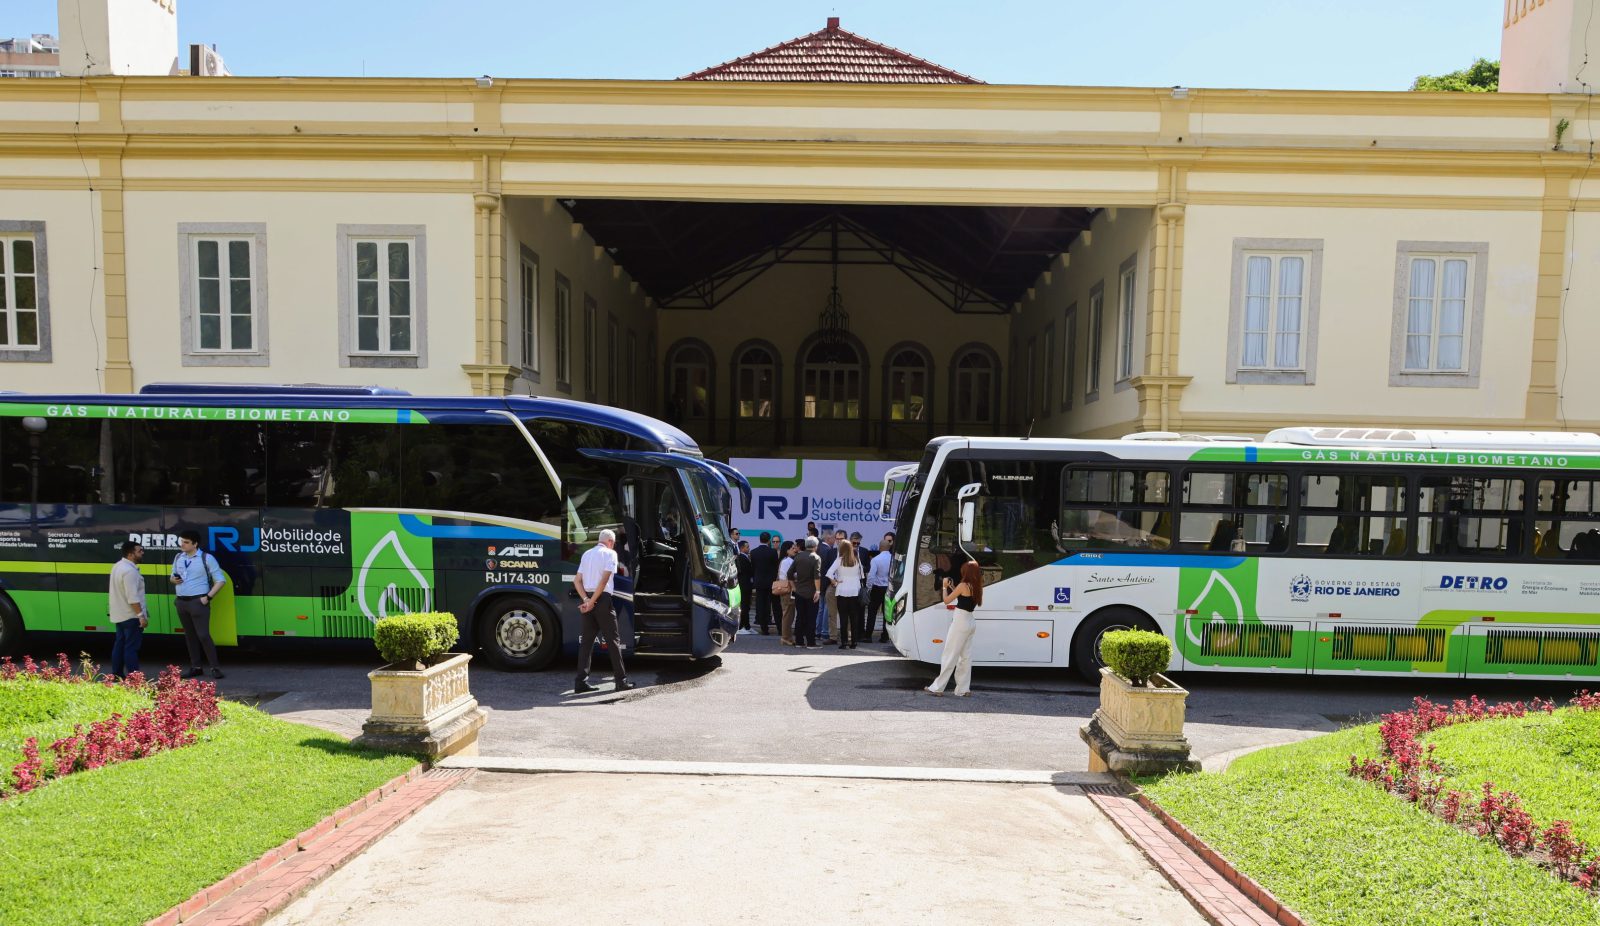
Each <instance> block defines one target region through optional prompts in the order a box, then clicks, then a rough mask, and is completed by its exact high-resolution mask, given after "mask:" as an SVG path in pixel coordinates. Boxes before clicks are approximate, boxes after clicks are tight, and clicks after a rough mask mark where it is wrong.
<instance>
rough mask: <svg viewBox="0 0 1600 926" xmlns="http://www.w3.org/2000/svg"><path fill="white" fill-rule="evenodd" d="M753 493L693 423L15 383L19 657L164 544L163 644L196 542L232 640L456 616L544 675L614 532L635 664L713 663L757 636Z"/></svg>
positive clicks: (159, 569) (9, 398)
mask: <svg viewBox="0 0 1600 926" xmlns="http://www.w3.org/2000/svg"><path fill="white" fill-rule="evenodd" d="M749 491H750V489H749V483H748V482H747V481H746V480H745V479H744V477H743V476H741V475H740V474H739V473H738V472H737V471H736V470H734V469H732V468H731V467H729V466H727V465H726V464H722V463H717V462H715V461H711V460H707V459H705V457H704V456H703V455H702V454H701V452H700V450H699V448H698V447H697V446H696V444H695V442H694V440H693V439H692V438H690V437H689V436H688V435H686V434H684V433H683V432H682V431H680V430H678V429H677V428H674V427H672V426H670V425H667V424H665V423H663V422H660V421H657V420H655V419H652V418H649V417H647V416H644V415H639V414H635V413H632V412H628V411H624V410H621V409H617V408H610V407H604V406H597V405H590V404H585V403H582V402H572V401H566V400H561V399H549V398H533V397H516V396H512V397H495V398H462V397H448V398H444V397H434V398H428V397H421V396H412V395H409V394H407V393H405V392H402V391H399V390H393V389H385V388H379V387H341V386H256V385H199V386H197V385H176V384H171V385H169V384H153V385H150V386H146V387H145V388H144V389H142V390H141V391H140V393H139V394H137V395H28V394H20V393H0V652H4V651H6V650H11V649H15V648H16V647H17V646H18V645H19V644H20V643H21V641H22V639H23V638H24V636H25V635H27V634H30V633H35V632H51V633H60V632H67V633H78V634H93V633H110V631H111V626H110V623H109V621H108V619H107V617H106V583H107V575H108V573H109V571H110V568H111V566H112V565H113V564H114V563H115V562H116V560H117V558H118V556H119V546H120V545H121V543H122V542H123V541H125V540H129V539H133V540H138V541H140V542H141V543H143V544H144V546H145V549H146V551H147V554H146V558H145V563H144V565H143V567H142V569H143V572H144V573H145V575H146V576H148V580H147V581H148V585H149V591H150V611H151V625H150V628H149V631H150V632H153V633H157V634H176V633H179V632H181V631H180V628H179V626H178V621H177V616H176V613H175V610H174V607H173V597H172V592H171V586H170V585H169V584H168V583H167V581H166V575H167V573H168V570H169V568H170V560H171V557H172V556H173V555H174V554H175V553H176V551H177V546H178V533H179V532H180V531H182V530H186V529H195V530H198V531H200V533H201V535H202V536H203V537H205V538H206V544H205V546H206V548H207V549H208V550H210V552H211V553H212V554H213V555H215V556H216V558H217V561H218V563H219V564H220V565H221V567H222V569H223V571H224V572H226V573H227V587H226V589H225V590H224V591H223V592H222V594H221V595H219V596H218V598H217V601H216V603H215V605H214V606H213V609H212V632H213V634H214V636H215V637H216V639H217V641H218V642H219V643H221V644H239V643H246V642H252V641H266V640H273V639H275V638H279V639H281V638H318V639H339V638H347V639H349V638H367V637H371V635H372V627H373V624H374V623H375V622H377V621H378V620H380V619H382V618H383V617H385V616H388V615H391V614H396V613H403V612H416V611H431V610H438V611H449V612H452V613H454V614H455V615H456V616H457V617H458V619H459V620H460V622H461V633H462V641H463V645H464V646H470V647H475V648H477V649H478V650H481V651H482V652H483V654H484V655H485V656H486V657H487V658H488V659H489V660H490V662H492V663H493V664H494V665H496V666H499V667H501V668H504V669H538V668H541V667H544V666H546V665H549V664H550V663H551V661H552V660H554V659H555V658H556V657H557V656H559V655H568V656H570V655H573V654H575V653H576V652H577V645H578V632H577V628H578V620H579V615H578V611H577V600H576V596H575V594H574V593H573V591H572V584H571V582H572V575H573V573H574V571H575V567H576V563H577V560H578V558H579V557H580V556H581V555H582V553H583V551H584V550H585V549H586V548H587V547H589V546H592V545H593V544H594V543H595V542H596V540H597V539H598V537H599V533H600V531H602V530H604V529H607V528H610V529H612V530H615V531H616V532H617V534H618V537H619V542H618V547H617V549H618V553H619V555H620V557H621V559H622V562H623V566H624V570H625V572H626V575H624V576H619V577H618V580H617V582H616V585H615V591H616V596H617V598H618V599H619V618H620V619H621V623H622V626H623V639H624V641H625V642H627V643H631V645H632V651H638V652H651V653H663V654H674V655H683V656H689V657H693V658H706V657H709V656H712V655H715V654H716V653H718V652H720V651H721V650H722V649H724V648H725V647H726V646H727V645H728V644H729V643H730V642H731V641H732V640H733V638H734V634H735V632H736V631H737V629H738V619H737V614H736V611H737V608H738V604H739V600H738V596H739V591H738V583H737V579H736V570H735V566H734V554H735V551H734V549H733V547H732V545H731V543H730V539H729V531H728V522H729V515H730V511H731V507H732V505H733V504H734V500H735V498H736V497H737V498H738V500H739V501H740V502H742V503H743V504H745V505H748V500H749Z"/></svg>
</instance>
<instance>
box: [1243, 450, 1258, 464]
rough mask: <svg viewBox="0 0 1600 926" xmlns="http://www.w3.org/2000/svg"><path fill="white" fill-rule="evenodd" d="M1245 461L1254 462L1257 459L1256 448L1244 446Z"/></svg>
mask: <svg viewBox="0 0 1600 926" xmlns="http://www.w3.org/2000/svg"><path fill="white" fill-rule="evenodd" d="M1244 461H1245V462H1246V463H1254V462H1255V461H1256V448H1254V447H1246V448H1244Z"/></svg>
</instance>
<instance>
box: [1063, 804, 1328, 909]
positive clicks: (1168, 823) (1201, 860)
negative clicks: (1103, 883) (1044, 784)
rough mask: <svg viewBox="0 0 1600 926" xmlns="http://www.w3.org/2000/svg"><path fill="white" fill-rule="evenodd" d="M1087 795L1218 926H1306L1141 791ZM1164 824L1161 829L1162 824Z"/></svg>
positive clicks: (1265, 890)
mask: <svg viewBox="0 0 1600 926" xmlns="http://www.w3.org/2000/svg"><path fill="white" fill-rule="evenodd" d="M1083 791H1084V795H1085V796H1086V797H1088V798H1089V801H1090V802H1091V803H1093V804H1094V805H1095V806H1096V807H1097V808H1099V810H1100V812H1101V813H1103V814H1105V816H1106V818H1107V819H1108V820H1110V821H1111V822H1112V824H1113V825H1115V826H1116V827H1117V829H1118V830H1120V831H1121V832H1122V834H1123V835H1124V836H1125V837H1127V838H1128V840H1129V841H1130V842H1132V843H1133V844H1134V845H1135V846H1136V847H1137V848H1138V849H1139V851H1140V852H1141V853H1143V854H1144V856H1145V857H1146V858H1148V859H1149V860H1150V861H1151V863H1152V864H1154V865H1155V866H1156V868H1157V869H1158V870H1159V871H1160V872H1161V874H1162V875H1163V876H1164V877H1166V879H1167V880H1168V881H1169V882H1171V883H1172V886H1173V887H1175V888H1177V890H1178V892H1179V893H1181V894H1182V895H1183V896H1184V898H1185V899H1187V900H1188V901H1189V902H1190V903H1191V904H1193V905H1194V907H1195V909H1196V910H1198V911H1199V912H1200V914H1201V915H1202V916H1204V917H1205V918H1206V920H1207V921H1208V922H1210V923H1212V924H1214V926H1273V924H1276V926H1307V924H1306V923H1305V921H1304V920H1302V919H1301V918H1300V915H1299V914H1297V913H1295V912H1294V911H1293V910H1291V909H1289V908H1288V907H1286V906H1284V904H1283V903H1282V901H1280V900H1278V898H1277V897H1275V896H1273V894H1272V892H1271V891H1269V890H1267V889H1266V888H1264V887H1262V886H1261V885H1260V884H1258V883H1257V882H1256V881H1255V880H1253V879H1252V878H1250V877H1249V876H1247V875H1245V874H1243V873H1241V872H1240V871H1239V870H1238V869H1237V868H1235V867H1233V865H1232V864H1231V863H1230V862H1229V861H1228V860H1227V859H1225V858H1223V857H1222V856H1221V855H1220V854H1219V853H1218V852H1217V851H1216V850H1215V849H1213V848H1211V847H1210V846H1209V845H1206V843H1205V841H1204V840H1202V839H1200V837H1198V836H1196V835H1195V834H1194V833H1193V832H1191V831H1190V830H1189V829H1188V828H1187V827H1185V826H1184V825H1183V824H1182V823H1179V822H1178V821H1177V820H1175V819H1174V818H1173V817H1172V815H1171V814H1169V813H1167V812H1166V811H1165V810H1163V809H1162V808H1161V807H1160V806H1159V805H1157V804H1156V803H1155V802H1154V801H1151V800H1150V799H1149V798H1148V797H1146V796H1145V794H1144V793H1143V792H1142V791H1136V792H1135V793H1134V794H1133V795H1129V794H1127V793H1126V792H1125V791H1123V790H1122V789H1121V788H1115V787H1087V788H1084V789H1083ZM1157 824H1159V826H1158V825H1157Z"/></svg>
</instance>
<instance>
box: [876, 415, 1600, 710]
mask: <svg viewBox="0 0 1600 926" xmlns="http://www.w3.org/2000/svg"><path fill="white" fill-rule="evenodd" d="M913 470H914V471H913ZM883 513H884V516H885V518H888V517H890V516H891V514H893V515H894V519H895V521H896V525H895V526H896V532H895V533H896V538H897V539H896V544H897V546H896V548H895V559H894V569H893V576H892V584H891V586H890V595H891V599H892V601H893V608H892V611H891V623H890V629H889V634H890V638H891V639H892V640H893V642H894V645H895V647H896V648H897V649H898V650H899V651H900V652H901V653H902V654H903V655H905V656H907V657H910V658H912V659H919V660H922V661H924V662H933V663H937V662H938V661H939V657H940V655H941V652H942V650H943V638H944V634H945V632H946V631H947V629H948V627H949V624H950V613H949V609H948V608H947V607H946V606H945V605H944V604H943V603H942V602H941V599H940V596H939V587H940V581H941V579H942V578H943V577H944V576H946V575H954V574H955V573H956V572H957V571H958V570H959V568H960V565H961V563H962V562H964V561H965V560H966V559H967V558H968V557H971V558H974V559H976V560H977V561H978V563H979V564H980V565H981V566H982V568H983V577H984V596H983V607H982V608H981V609H980V610H979V611H978V612H977V623H978V631H977V635H976V638H975V640H974V644H973V661H974V662H975V663H976V664H977V665H981V666H1071V667H1074V668H1076V669H1077V670H1078V671H1079V672H1080V673H1082V674H1083V675H1084V677H1086V678H1089V679H1094V678H1097V677H1098V673H1099V669H1100V666H1101V661H1100V655H1099V641H1100V638H1101V637H1102V636H1103V635H1104V634H1105V633H1106V631H1108V630H1113V629H1117V628H1125V627H1141V628H1146V629H1149V630H1156V631H1160V632H1161V633H1164V634H1166V635H1167V636H1168V637H1169V638H1170V639H1171V640H1172V641H1173V643H1174V655H1173V660H1172V664H1171V668H1172V669H1174V670H1184V671H1202V670H1220V671H1251V672H1299V673H1310V672H1316V673H1324V674H1357V673H1361V674H1371V675H1410V674H1420V675H1439V676H1473V677H1490V676H1493V677H1501V678H1504V677H1508V676H1509V677H1518V678H1553V679H1567V678H1593V677H1600V658H1597V657H1600V615H1597V614H1596V613H1595V612H1596V611H1597V610H1600V436H1596V435H1594V434H1573V433H1553V432H1551V433H1546V432H1492V431H1476V432H1462V431H1420V430H1408V429H1393V428H1389V429H1377V428H1373V429H1369V428H1285V429H1280V430H1277V431H1274V432H1272V433H1271V434H1269V435H1267V438H1266V440H1265V441H1264V442H1261V443H1255V442H1251V441H1249V440H1246V439H1242V438H1239V439H1225V440H1205V439H1198V438H1195V439H1185V438H1180V437H1178V435H1170V434H1153V435H1152V434H1145V435H1134V436H1133V437H1132V438H1125V439H1123V440H1114V441H1081V440H1049V439H1011V438H976V437H974V438H964V437H941V438H938V439H935V440H934V441H932V442H930V443H929V444H928V447H927V450H926V452H925V453H924V455H923V457H922V460H921V462H919V463H918V464H917V465H916V466H915V467H914V468H912V467H905V468H902V469H900V470H899V471H891V472H890V473H889V474H888V476H886V478H885V489H884V498H883Z"/></svg>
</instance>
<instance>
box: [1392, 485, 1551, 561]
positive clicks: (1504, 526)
mask: <svg viewBox="0 0 1600 926" xmlns="http://www.w3.org/2000/svg"><path fill="white" fill-rule="evenodd" d="M1523 492H1524V484H1523V480H1522V479H1520V478H1511V479H1506V478H1501V477H1497V476H1475V475H1465V474H1463V475H1427V476H1423V477H1422V479H1421V483H1420V485H1419V487H1418V506H1417V552H1418V553H1420V554H1422V555H1423V556H1436V557H1451V558H1462V559H1475V558H1479V557H1492V558H1501V559H1503V558H1507V557H1512V556H1520V555H1522V548H1523V527H1522V525H1523V521H1522V511H1523Z"/></svg>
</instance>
